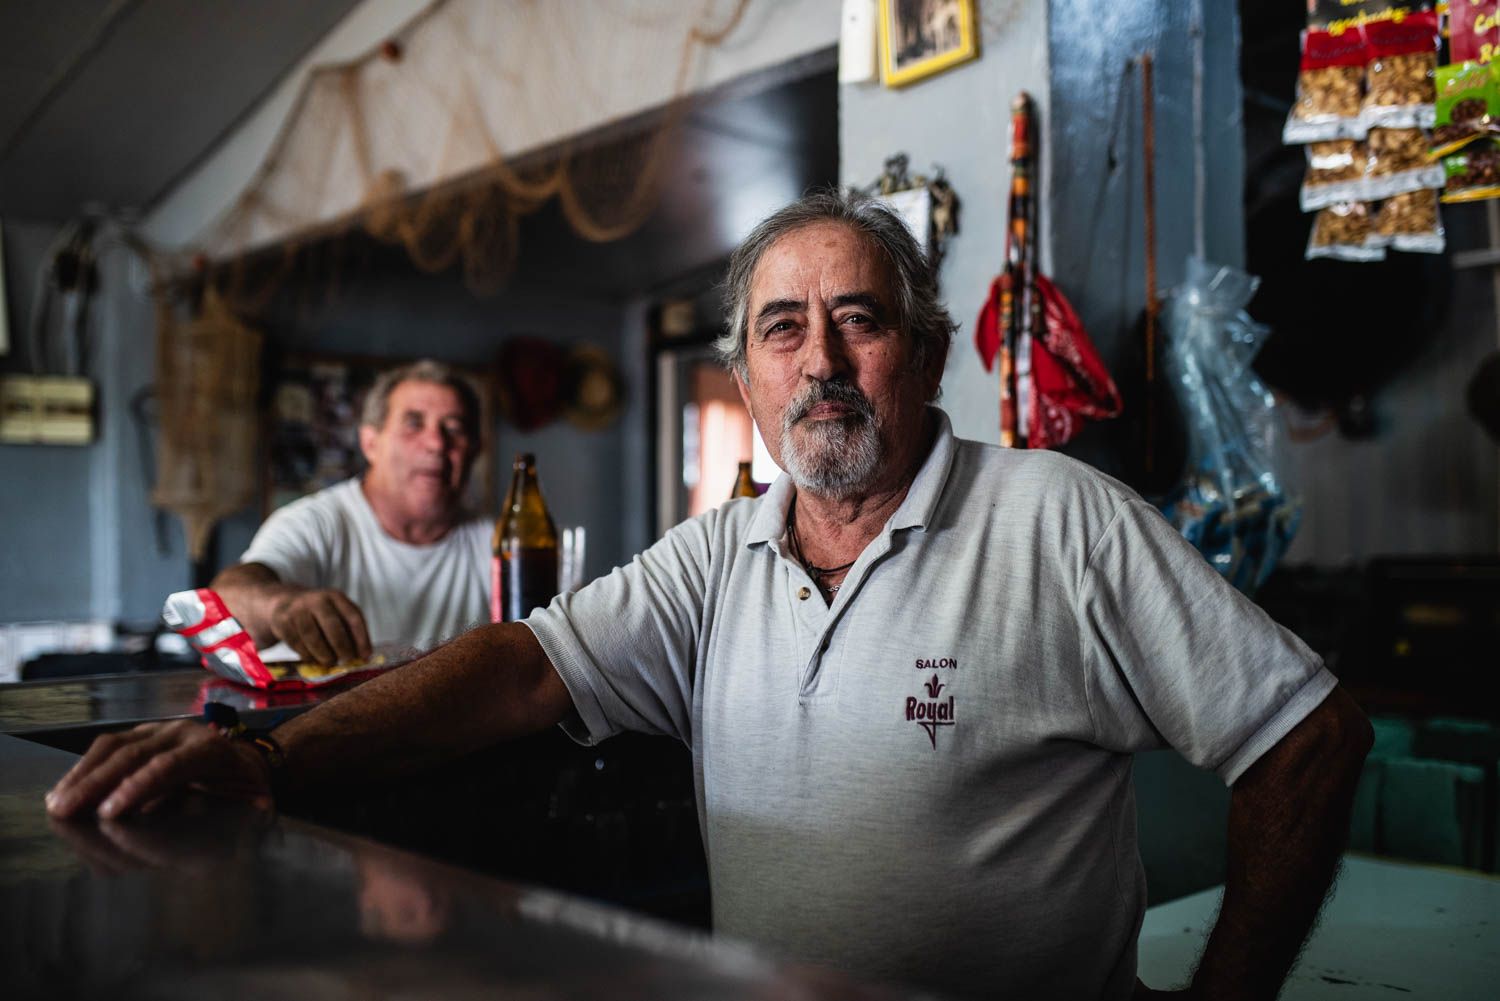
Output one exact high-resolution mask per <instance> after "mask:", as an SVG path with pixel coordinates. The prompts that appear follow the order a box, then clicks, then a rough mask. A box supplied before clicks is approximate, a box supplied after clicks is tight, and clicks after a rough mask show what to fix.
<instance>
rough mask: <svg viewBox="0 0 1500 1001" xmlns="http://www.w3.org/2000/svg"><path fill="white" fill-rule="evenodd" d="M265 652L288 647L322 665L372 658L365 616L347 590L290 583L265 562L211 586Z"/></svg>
mask: <svg viewBox="0 0 1500 1001" xmlns="http://www.w3.org/2000/svg"><path fill="white" fill-rule="evenodd" d="M209 586H210V587H211V588H213V589H214V590H215V591H217V592H218V594H219V597H221V598H223V599H224V604H226V605H227V606H229V610H230V612H232V613H233V614H234V617H235V618H236V619H238V620H239V622H240V625H242V626H244V627H245V629H246V630H248V631H249V633H250V638H251V639H253V640H254V641H255V645H256V646H258V647H261V648H265V647H268V646H271V645H272V644H274V643H277V642H284V643H286V644H288V645H289V646H290V647H291V648H292V649H293V650H296V651H297V653H299V654H300V655H302V656H303V657H305V658H306V659H308V660H311V661H316V662H317V663H319V664H336V663H339V662H340V661H354V660H368V659H369V658H370V654H371V650H370V632H369V628H368V627H367V626H366V624H365V617H364V613H363V612H361V611H360V610H359V607H358V606H357V605H355V604H354V602H353V601H350V600H349V597H348V595H346V594H344V593H343V592H342V591H335V590H333V589H331V588H310V587H303V586H302V585H300V584H289V583H286V582H284V581H283V580H282V579H281V578H280V577H278V576H277V575H276V572H275V571H273V570H272V569H271V568H270V567H268V566H266V565H265V564H263V563H240V564H238V565H236V566H232V567H229V568H228V569H226V570H224V571H222V572H220V574H219V575H218V576H217V577H215V578H214V579H213V583H212V584H210V585H209Z"/></svg>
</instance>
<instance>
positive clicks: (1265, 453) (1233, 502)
mask: <svg viewBox="0 0 1500 1001" xmlns="http://www.w3.org/2000/svg"><path fill="white" fill-rule="evenodd" d="M1259 283H1260V279H1258V278H1255V277H1254V276H1252V275H1248V274H1246V273H1245V272H1243V271H1240V270H1238V269H1236V268H1230V267H1222V266H1220V265H1217V264H1211V263H1209V262H1207V261H1204V260H1202V259H1200V258H1196V257H1195V258H1190V259H1189V260H1188V268H1187V280H1186V281H1185V282H1183V284H1182V285H1180V286H1178V287H1177V288H1175V289H1173V290H1172V292H1171V294H1170V296H1169V297H1168V299H1167V302H1166V304H1165V307H1164V309H1163V312H1162V319H1163V329H1164V332H1165V348H1164V351H1163V359H1162V360H1163V364H1164V369H1165V372H1166V375H1167V377H1168V378H1169V379H1170V380H1171V382H1172V385H1173V387H1174V389H1175V391H1176V394H1177V399H1178V402H1179V404H1180V406H1181V408H1182V413H1183V419H1184V422H1185V424H1186V426H1187V438H1188V442H1187V469H1186V473H1185V474H1184V479H1183V481H1182V482H1181V483H1180V484H1178V486H1177V487H1175V488H1174V489H1173V490H1172V491H1171V492H1170V493H1169V494H1168V495H1167V496H1166V498H1165V499H1164V500H1163V501H1162V503H1161V510H1162V513H1163V514H1164V515H1166V517H1167V520H1168V521H1170V522H1171V523H1172V524H1173V525H1174V526H1175V527H1176V528H1177V530H1178V531H1180V532H1181V533H1182V535H1183V537H1184V538H1186V539H1187V540H1188V542H1190V543H1192V544H1193V546H1194V547H1196V548H1197V549H1198V551H1199V552H1201V553H1202V554H1203V555H1204V557H1205V558H1206V559H1207V560H1208V562H1209V563H1210V564H1211V565H1212V566H1213V567H1214V569H1215V570H1217V571H1218V572H1219V573H1220V574H1221V575H1222V576H1223V577H1224V579H1225V580H1227V581H1229V582H1230V583H1231V584H1233V585H1234V586H1235V587H1237V588H1239V589H1240V590H1241V591H1244V592H1245V593H1246V594H1252V593H1254V592H1255V590H1256V589H1257V588H1258V587H1260V585H1261V584H1263V583H1264V582H1265V580H1266V578H1267V577H1269V576H1270V574H1271V571H1272V570H1273V569H1274V568H1275V567H1276V564H1277V563H1278V562H1279V561H1280V559H1281V557H1282V556H1283V554H1285V552H1286V550H1287V547H1288V546H1290V545H1291V542H1292V539H1293V538H1294V537H1295V536H1296V534H1297V526H1298V523H1299V522H1300V520H1301V503H1300V501H1298V500H1297V499H1296V498H1294V497H1292V496H1291V494H1290V493H1289V492H1288V491H1287V489H1286V485H1285V481H1284V480H1283V478H1282V475H1281V472H1280V470H1281V468H1282V466H1283V465H1284V464H1283V463H1282V462H1281V461H1280V458H1279V453H1280V449H1281V437H1282V435H1281V424H1280V417H1279V415H1278V414H1277V410H1276V406H1277V404H1276V399H1275V397H1274V396H1273V395H1272V394H1271V391H1270V390H1269V389H1267V388H1266V386H1265V384H1264V383H1262V382H1261V381H1260V379H1259V377H1257V376H1256V374H1255V372H1254V371H1253V370H1252V369H1251V367H1250V364H1251V362H1252V361H1254V360H1255V355H1256V353H1257V352H1258V351H1259V350H1260V348H1261V345H1262V344H1263V343H1264V341H1265V338H1266V335H1267V333H1268V332H1269V328H1267V327H1265V326H1263V325H1261V324H1259V323H1256V322H1255V321H1254V320H1252V319H1250V316H1249V314H1247V313H1246V312H1245V305H1246V304H1247V303H1249V301H1250V298H1251V296H1253V295H1254V294H1255V289H1256V286H1257V285H1259Z"/></svg>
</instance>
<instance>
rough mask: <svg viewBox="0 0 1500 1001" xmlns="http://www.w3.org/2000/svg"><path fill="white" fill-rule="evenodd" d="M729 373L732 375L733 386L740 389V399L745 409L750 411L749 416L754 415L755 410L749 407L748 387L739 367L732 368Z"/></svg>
mask: <svg viewBox="0 0 1500 1001" xmlns="http://www.w3.org/2000/svg"><path fill="white" fill-rule="evenodd" d="M730 374H731V375H733V376H734V388H735V389H738V390H739V391H740V401H741V402H743V403H744V404H745V409H746V410H749V411H750V416H751V417H754V416H755V411H754V410H752V409H751V407H750V387H749V386H748V385H747V384H746V383H745V378H744V376H742V375H740V370H739V369H734V370H733V371H732V372H731V373H730Z"/></svg>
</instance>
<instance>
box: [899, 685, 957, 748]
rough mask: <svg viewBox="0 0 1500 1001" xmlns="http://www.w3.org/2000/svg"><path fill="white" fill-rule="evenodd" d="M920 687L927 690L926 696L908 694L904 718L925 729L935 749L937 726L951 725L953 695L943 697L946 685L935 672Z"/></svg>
mask: <svg viewBox="0 0 1500 1001" xmlns="http://www.w3.org/2000/svg"><path fill="white" fill-rule="evenodd" d="M954 666H957V665H956V664H955V665H954ZM922 687H923V688H924V689H925V690H926V692H927V698H925V699H923V698H921V697H919V696H916V695H911V696H908V697H907V699H906V718H907V720H908V721H910V722H913V723H916V724H917V726H920V727H921V728H922V729H923V730H926V731H927V739H928V740H930V741H931V742H932V749H933V750H937V732H938V727H940V726H952V725H953V696H952V695H949V696H948V697H947V698H943V695H942V693H943V689H945V688H947V687H948V686H947V685H945V684H943V683H942V682H941V681H939V680H938V676H937V675H936V674H933V676H932V677H931V678H929V679H928V680H927V681H926V682H925V683H924V684H923V685H922Z"/></svg>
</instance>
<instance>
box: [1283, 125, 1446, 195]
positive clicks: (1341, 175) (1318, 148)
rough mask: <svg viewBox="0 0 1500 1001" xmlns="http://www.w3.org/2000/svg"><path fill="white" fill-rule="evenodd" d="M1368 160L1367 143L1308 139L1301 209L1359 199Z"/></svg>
mask: <svg viewBox="0 0 1500 1001" xmlns="http://www.w3.org/2000/svg"><path fill="white" fill-rule="evenodd" d="M1423 153H1424V154H1425V153H1426V150H1425V149H1424V150H1423ZM1367 160H1368V155H1367V154H1366V152H1365V147H1364V144H1363V143H1360V142H1356V141H1355V140H1353V139H1329V140H1328V141H1326V142H1317V143H1308V145H1307V174H1306V176H1305V178H1304V179H1303V181H1302V191H1301V192H1300V195H1299V201H1300V203H1301V206H1302V211H1303V212H1311V211H1313V210H1314V209H1320V208H1323V207H1325V206H1328V205H1332V204H1333V203H1334V202H1349V201H1356V200H1358V199H1359V197H1360V193H1361V191H1362V189H1363V187H1364V181H1365V170H1366V161H1367ZM1440 173H1441V172H1440Z"/></svg>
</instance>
